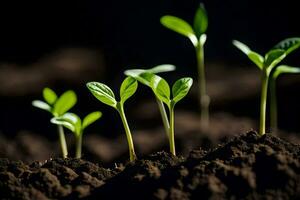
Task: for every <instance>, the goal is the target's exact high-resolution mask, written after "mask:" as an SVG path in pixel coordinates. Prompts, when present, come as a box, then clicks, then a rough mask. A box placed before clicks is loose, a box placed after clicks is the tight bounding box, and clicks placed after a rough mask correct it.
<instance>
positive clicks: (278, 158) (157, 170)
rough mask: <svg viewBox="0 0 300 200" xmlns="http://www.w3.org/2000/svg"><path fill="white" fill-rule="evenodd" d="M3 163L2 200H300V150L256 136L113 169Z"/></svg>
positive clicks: (77, 163) (58, 162)
mask: <svg viewBox="0 0 300 200" xmlns="http://www.w3.org/2000/svg"><path fill="white" fill-rule="evenodd" d="M0 161H1V163H0V180H1V181H0V194H1V195H0V196H1V199H47V198H51V199H77V198H84V199H121V198H122V199H124V198H125V199H127V198H131V199H199V198H201V199H299V198H300V146H299V145H294V144H292V143H289V142H287V141H284V140H282V139H280V138H278V137H276V136H272V135H270V134H268V135H265V136H262V137H260V136H258V135H257V134H256V133H255V132H249V133H247V134H243V135H240V136H238V137H235V138H233V139H232V140H230V141H228V142H226V143H224V144H223V145H220V146H219V147H217V148H215V149H212V150H209V151H205V150H202V149H198V150H193V151H191V153H190V155H189V156H188V157H187V158H186V159H185V158H183V157H174V156H172V155H170V154H169V153H165V152H158V153H155V154H152V155H149V156H146V157H144V158H143V159H140V160H137V161H136V162H134V163H127V164H125V167H117V168H114V169H113V170H110V169H105V168H102V167H100V166H98V165H96V164H93V163H91V162H87V161H83V160H76V159H65V160H64V159H53V160H50V161H47V162H45V163H38V162H34V163H32V164H31V165H25V164H23V163H22V162H12V161H9V160H7V159H1V160H0Z"/></svg>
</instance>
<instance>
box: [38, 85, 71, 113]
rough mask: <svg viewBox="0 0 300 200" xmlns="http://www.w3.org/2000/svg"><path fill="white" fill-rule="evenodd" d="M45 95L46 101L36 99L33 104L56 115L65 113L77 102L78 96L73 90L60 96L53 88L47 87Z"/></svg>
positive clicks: (44, 91)
mask: <svg viewBox="0 0 300 200" xmlns="http://www.w3.org/2000/svg"><path fill="white" fill-rule="evenodd" d="M43 97H44V100H45V101H41V100H35V101H33V102H32V105H33V106H35V107H37V108H40V109H42V110H46V111H48V112H50V113H52V115H53V116H55V117H58V116H61V115H63V114H65V113H66V112H67V111H68V110H70V109H71V108H72V107H73V106H74V105H75V104H76V102H77V96H76V94H75V92H74V91H72V90H68V91H66V92H64V93H63V94H62V95H61V96H60V97H58V96H57V95H56V93H55V92H54V91H53V90H51V89H50V88H45V89H44V90H43Z"/></svg>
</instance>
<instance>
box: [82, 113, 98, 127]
mask: <svg viewBox="0 0 300 200" xmlns="http://www.w3.org/2000/svg"><path fill="white" fill-rule="evenodd" d="M101 116H102V113H101V112H99V111H96V112H92V113H90V114H88V115H87V116H86V117H85V118H84V119H83V122H82V130H84V129H85V128H86V127H88V126H89V125H91V124H92V123H94V122H95V121H96V120H98V119H100V118H101Z"/></svg>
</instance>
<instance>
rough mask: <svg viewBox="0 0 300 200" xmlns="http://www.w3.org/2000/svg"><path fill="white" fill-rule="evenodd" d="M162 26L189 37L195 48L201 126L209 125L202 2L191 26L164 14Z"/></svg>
mask: <svg viewBox="0 0 300 200" xmlns="http://www.w3.org/2000/svg"><path fill="white" fill-rule="evenodd" d="M160 22H161V24H162V25H163V26H165V27H167V28H168V29H171V30H172V31H175V32H177V33H179V34H181V35H183V36H185V37H187V38H189V39H190V41H191V42H192V44H193V45H194V47H195V50H196V57H197V67H198V88H199V105H200V109H201V127H202V128H204V129H206V128H207V127H208V126H209V102H210V98H209V96H208V95H207V93H206V81H205V67H204V44H205V42H206V34H205V33H206V30H207V26H208V19H207V14H206V10H205V8H204V5H203V4H200V6H199V8H198V9H197V11H196V14H195V16H194V24H193V27H192V26H191V25H190V24H189V23H188V22H186V21H184V20H183V19H180V18H178V17H175V16H170V15H166V16H163V17H162V18H161V19H160Z"/></svg>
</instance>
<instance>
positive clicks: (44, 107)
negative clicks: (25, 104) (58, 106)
mask: <svg viewBox="0 0 300 200" xmlns="http://www.w3.org/2000/svg"><path fill="white" fill-rule="evenodd" d="M32 105H33V106H34V107H37V108H39V109H42V110H46V111H49V112H51V107H50V106H49V105H48V104H47V103H46V102H43V101H40V100H34V101H32Z"/></svg>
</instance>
